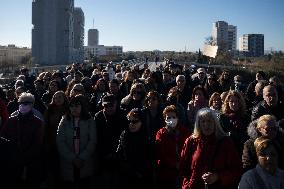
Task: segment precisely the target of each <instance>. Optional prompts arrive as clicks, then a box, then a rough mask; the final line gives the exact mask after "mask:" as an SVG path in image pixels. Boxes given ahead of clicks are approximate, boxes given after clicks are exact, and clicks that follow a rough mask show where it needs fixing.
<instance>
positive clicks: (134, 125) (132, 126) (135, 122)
mask: <svg viewBox="0 0 284 189" xmlns="http://www.w3.org/2000/svg"><path fill="white" fill-rule="evenodd" d="M128 123H129V125H128V128H129V131H130V132H133V133H134V132H137V131H139V130H140V128H141V126H142V122H141V120H139V119H138V118H136V117H134V116H129V118H128Z"/></svg>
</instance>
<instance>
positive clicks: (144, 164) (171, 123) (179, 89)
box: [0, 62, 284, 189]
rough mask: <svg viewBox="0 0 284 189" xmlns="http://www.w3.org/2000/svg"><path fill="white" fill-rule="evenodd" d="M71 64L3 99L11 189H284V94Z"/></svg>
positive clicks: (185, 73)
mask: <svg viewBox="0 0 284 189" xmlns="http://www.w3.org/2000/svg"><path fill="white" fill-rule="evenodd" d="M148 66H149V65H148V63H147V62H146V63H143V64H141V65H139V64H135V65H130V64H126V63H123V64H116V65H114V64H112V63H109V64H107V65H106V66H104V65H101V64H94V65H92V66H91V67H86V66H85V65H84V64H72V65H70V66H67V67H66V70H65V71H64V72H63V71H60V70H55V71H53V72H42V73H40V74H39V75H37V76H34V75H30V73H29V70H28V69H27V68H22V69H21V75H19V76H18V77H17V78H16V79H15V81H13V82H12V83H9V84H7V85H6V87H5V89H4V87H2V88H1V89H0V137H1V138H0V152H1V153H0V180H1V188H2V186H3V188H29V189H40V188H41V189H57V188H60V189H72V188H74V189H75V188H82V189H91V188H99V189H116V188H124V189H140V188H141V189H142V188H143V189H148V188H149V189H181V188H182V189H208V188H211V189H212V188H216V189H234V188H240V189H261V188H267V189H281V188H284V171H283V170H282V169H283V168H284V162H283V158H284V131H283V129H284V90H283V86H282V84H281V82H280V80H279V78H278V77H277V76H271V77H270V78H268V77H267V75H266V74H265V73H264V72H263V71H259V72H257V73H256V75H255V80H253V81H247V80H246V78H242V76H241V75H232V74H231V72H230V71H229V70H223V71H222V73H221V74H220V75H218V74H217V73H215V72H212V73H211V72H209V71H208V70H206V69H205V68H202V67H200V68H198V69H197V68H194V69H193V68H192V67H190V66H189V65H187V64H184V65H179V64H175V63H174V62H167V63H166V64H165V65H162V64H161V65H160V66H157V68H156V70H150V69H149V67H148Z"/></svg>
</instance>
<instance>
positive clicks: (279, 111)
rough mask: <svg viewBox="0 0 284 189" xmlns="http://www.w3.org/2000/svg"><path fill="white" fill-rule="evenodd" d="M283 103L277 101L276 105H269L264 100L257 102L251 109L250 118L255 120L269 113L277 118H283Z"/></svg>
mask: <svg viewBox="0 0 284 189" xmlns="http://www.w3.org/2000/svg"><path fill="white" fill-rule="evenodd" d="M283 110H284V105H283V104H282V103H278V105H277V106H276V107H269V106H268V105H267V104H266V103H265V101H264V100H263V101H261V102H260V103H258V104H257V105H256V106H255V107H254V108H253V110H252V115H251V120H252V121H253V120H256V119H257V118H259V117H260V116H262V115H265V114H270V115H274V116H275V117H276V119H277V120H280V119H284V111H283Z"/></svg>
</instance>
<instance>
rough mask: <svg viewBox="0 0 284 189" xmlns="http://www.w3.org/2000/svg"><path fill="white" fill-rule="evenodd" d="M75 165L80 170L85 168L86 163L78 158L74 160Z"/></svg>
mask: <svg viewBox="0 0 284 189" xmlns="http://www.w3.org/2000/svg"><path fill="white" fill-rule="evenodd" d="M73 165H74V166H75V167H77V168H79V169H80V168H82V167H83V166H84V161H83V160H81V159H79V158H76V159H74V160H73Z"/></svg>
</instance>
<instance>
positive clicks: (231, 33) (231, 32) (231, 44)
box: [228, 25, 237, 51]
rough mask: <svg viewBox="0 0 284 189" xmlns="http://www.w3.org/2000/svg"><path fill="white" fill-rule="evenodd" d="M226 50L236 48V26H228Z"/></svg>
mask: <svg viewBox="0 0 284 189" xmlns="http://www.w3.org/2000/svg"><path fill="white" fill-rule="evenodd" d="M228 50H231V51H235V50H237V26H233V25H229V26H228Z"/></svg>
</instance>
